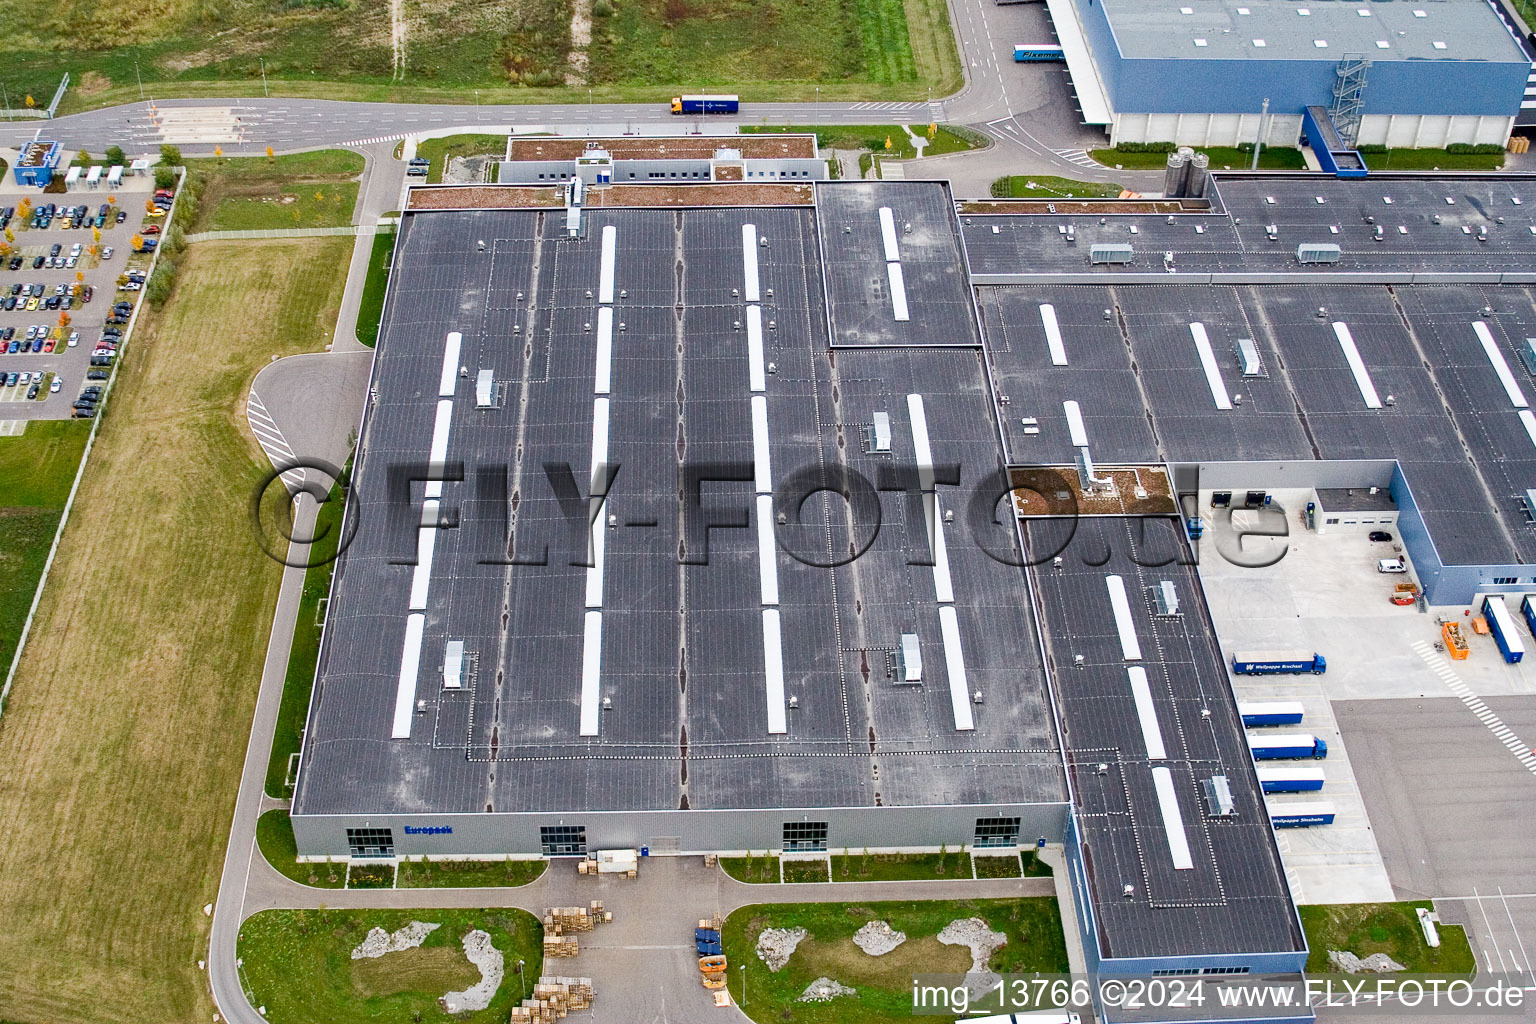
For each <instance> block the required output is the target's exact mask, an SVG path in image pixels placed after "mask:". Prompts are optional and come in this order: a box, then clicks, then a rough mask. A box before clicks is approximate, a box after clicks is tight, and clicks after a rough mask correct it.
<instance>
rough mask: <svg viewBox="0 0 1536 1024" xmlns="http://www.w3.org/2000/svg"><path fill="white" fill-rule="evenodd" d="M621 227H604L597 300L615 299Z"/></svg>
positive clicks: (608, 300)
mask: <svg viewBox="0 0 1536 1024" xmlns="http://www.w3.org/2000/svg"><path fill="white" fill-rule="evenodd" d="M618 251H619V229H618V228H616V227H614V226H613V225H612V224H609V225H608V226H607V227H605V228H603V255H602V261H603V262H602V266H601V267H600V268H599V270H598V275H597V301H598V302H612V301H613V270H614V263H615V261H616V260H617V258H618Z"/></svg>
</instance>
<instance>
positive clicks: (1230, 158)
mask: <svg viewBox="0 0 1536 1024" xmlns="http://www.w3.org/2000/svg"><path fill="white" fill-rule="evenodd" d="M1195 151H1196V152H1198V153H1204V154H1206V155H1207V156H1209V157H1210V158H1211V170H1213V171H1220V170H1228V169H1230V170H1236V171H1246V170H1248V168H1250V167H1252V166H1253V150H1252V149H1249V150H1247V151H1244V150H1241V149H1237V148H1236V147H1234V146H1205V147H1200V146H1197V147H1195ZM1088 155H1089V156H1091V157H1093V158H1094V159H1095V160H1097V161H1098V162H1099V163H1101V164H1103V165H1104V166H1106V167H1116V166H1119V167H1122V168H1124V169H1126V170H1131V171H1160V170H1162V169H1163V168H1164V167H1166V166H1168V154H1167V153H1125V152H1121V151H1120V150H1118V149H1091V150H1089V151H1088ZM1306 166H1307V161H1306V158H1305V157H1303V156H1302V155H1301V150H1299V149H1289V148H1287V147H1284V146H1273V147H1270V146H1266V147H1265V148H1264V150H1263V151H1262V152H1261V153H1259V170H1261V171H1300V170H1305V169H1306Z"/></svg>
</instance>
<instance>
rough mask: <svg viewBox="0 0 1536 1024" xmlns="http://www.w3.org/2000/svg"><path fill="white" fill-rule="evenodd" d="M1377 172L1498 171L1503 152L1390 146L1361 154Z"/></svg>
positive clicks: (1502, 164)
mask: <svg viewBox="0 0 1536 1024" xmlns="http://www.w3.org/2000/svg"><path fill="white" fill-rule="evenodd" d="M1360 156H1361V158H1362V159H1363V160H1364V161H1365V165H1366V166H1367V167H1369V168H1370V169H1371V170H1373V171H1432V170H1442V171H1496V170H1498V169H1499V168H1501V167H1503V166H1504V154H1503V153H1447V152H1446V151H1445V150H1443V149H1389V150H1387V151H1386V152H1385V153H1370V152H1364V153H1361V154H1360Z"/></svg>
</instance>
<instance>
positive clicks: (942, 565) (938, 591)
mask: <svg viewBox="0 0 1536 1024" xmlns="http://www.w3.org/2000/svg"><path fill="white" fill-rule="evenodd" d="M927 504H928V503H927V502H925V503H924V505H925V506H926V505H927ZM932 504H933V520H932V524H933V525H932V528H933V592H934V595H935V597H936V599H937V600H938V602H939V603H940V604H954V602H955V584H954V581H953V580H952V579H951V578H950V575H949V546H948V545H947V544H945V543H944V515H943V513H941V512H940V511H939V496H938V495H937V494H935V495H934V496H933V502H932Z"/></svg>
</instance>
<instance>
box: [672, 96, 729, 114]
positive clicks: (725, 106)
mask: <svg viewBox="0 0 1536 1024" xmlns="http://www.w3.org/2000/svg"><path fill="white" fill-rule="evenodd" d="M740 110H741V100H740V98H739V97H736V96H724V95H721V96H673V97H672V113H674V114H735V113H738V112H739V111H740Z"/></svg>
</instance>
